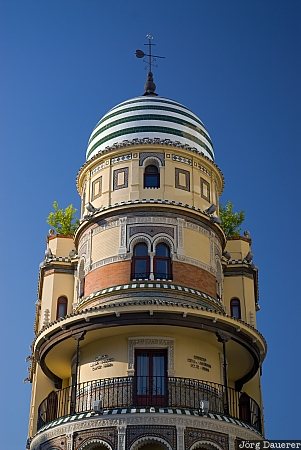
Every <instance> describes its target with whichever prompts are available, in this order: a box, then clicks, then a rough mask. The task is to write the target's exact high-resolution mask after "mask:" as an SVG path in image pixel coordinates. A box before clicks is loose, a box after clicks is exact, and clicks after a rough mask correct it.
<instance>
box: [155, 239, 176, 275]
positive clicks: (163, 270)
mask: <svg viewBox="0 0 301 450" xmlns="http://www.w3.org/2000/svg"><path fill="white" fill-rule="evenodd" d="M154 277H155V279H161V280H162V279H164V280H171V278H172V274H171V258H170V249H169V247H168V245H166V244H163V243H160V244H158V245H157V247H156V254H155V258H154Z"/></svg>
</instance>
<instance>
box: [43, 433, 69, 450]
mask: <svg viewBox="0 0 301 450" xmlns="http://www.w3.org/2000/svg"><path fill="white" fill-rule="evenodd" d="M65 449H66V437H65V436H57V437H55V438H54V439H51V440H50V441H47V442H44V443H43V444H42V445H41V446H40V450H65Z"/></svg>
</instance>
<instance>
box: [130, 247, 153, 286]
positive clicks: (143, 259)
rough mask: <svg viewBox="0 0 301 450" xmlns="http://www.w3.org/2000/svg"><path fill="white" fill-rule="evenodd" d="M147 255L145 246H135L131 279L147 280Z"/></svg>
mask: <svg viewBox="0 0 301 450" xmlns="http://www.w3.org/2000/svg"><path fill="white" fill-rule="evenodd" d="M149 270H150V269H149V255H148V248H147V245H146V244H144V243H143V242H140V243H139V244H136V245H135V247H134V251H133V260H132V278H149Z"/></svg>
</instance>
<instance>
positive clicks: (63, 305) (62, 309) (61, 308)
mask: <svg viewBox="0 0 301 450" xmlns="http://www.w3.org/2000/svg"><path fill="white" fill-rule="evenodd" d="M67 305H68V300H67V297H59V298H58V300H57V308H56V318H57V319H59V318H60V317H65V316H66V315H67Z"/></svg>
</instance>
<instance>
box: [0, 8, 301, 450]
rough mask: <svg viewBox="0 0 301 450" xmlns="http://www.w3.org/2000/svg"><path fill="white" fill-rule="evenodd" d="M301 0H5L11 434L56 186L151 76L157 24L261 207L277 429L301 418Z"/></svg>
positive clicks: (176, 80) (186, 88)
mask: <svg viewBox="0 0 301 450" xmlns="http://www.w3.org/2000/svg"><path fill="white" fill-rule="evenodd" d="M300 13H301V2H300V1H295V0H283V1H277V0H269V1H268V0H266V1H264V0H227V1H226V0H185V1H184V0H181V1H179V0H173V1H171V0H160V1H158V0H153V1H149V2H142V1H141V0H132V1H131V0H129V1H125V0H111V1H101V0H81V1H79V0H72V1H71V0H51V1H46V0H43V1H41V0H26V1H23V0H19V1H18V0H0V51H1V61H2V67H1V72H0V80H1V101H0V110H1V122H0V128H1V129H0V149H1V189H0V195H1V204H2V214H1V249H2V258H1V263H0V264H1V272H0V273H1V287H2V293H1V294H2V295H1V303H2V311H1V312H2V325H1V331H0V332H1V345H2V364H1V367H2V370H1V384H0V386H1V396H0V397H1V408H0V411H1V413H0V414H1V415H3V418H1V420H0V424H1V427H3V431H2V433H1V440H2V445H3V448H5V449H6V450H17V449H22V448H24V446H25V441H26V434H27V430H26V429H27V420H28V409H29V392H30V386H29V385H24V384H23V383H22V380H23V378H25V377H26V375H27V374H26V364H25V362H24V359H25V357H26V356H27V355H28V354H29V345H30V343H31V341H32V338H33V331H32V327H33V319H34V309H35V308H34V306H35V301H36V295H37V276H38V265H39V263H40V261H41V260H42V258H43V254H44V249H45V238H46V234H47V230H48V226H47V224H46V221H45V220H46V217H47V214H48V212H49V210H50V209H51V204H52V202H53V200H55V199H57V200H58V201H59V203H60V204H61V205H62V206H66V205H67V204H69V203H71V202H72V203H73V204H75V205H76V206H77V207H78V206H79V198H78V196H77V193H76V189H75V177H76V173H77V171H78V169H79V168H80V166H81V165H82V164H83V162H84V157H85V150H86V144H87V140H88V137H89V134H90V132H91V130H92V129H93V127H94V125H95V124H96V122H97V121H98V120H99V118H100V117H101V116H102V115H103V114H104V113H105V112H106V111H107V110H108V109H109V108H111V107H112V106H114V105H115V104H117V103H119V102H121V101H123V100H125V99H127V98H130V97H134V96H136V95H139V94H141V93H142V92H143V85H144V80H145V74H146V72H145V69H144V64H143V62H142V61H141V60H137V59H135V57H134V51H135V49H136V48H141V47H142V48H143V44H144V42H145V35H146V33H147V32H149V31H150V32H152V34H153V35H154V36H155V43H156V44H157V47H156V51H157V52H158V53H159V54H163V55H165V56H166V59H165V60H162V61H161V62H160V64H159V67H158V68H157V69H156V70H155V81H156V83H157V91H158V93H159V94H160V95H162V96H166V97H170V98H172V99H174V100H178V101H180V102H182V103H184V104H185V105H186V106H188V107H189V108H190V109H191V110H193V111H194V112H195V113H196V114H198V115H199V116H200V117H201V118H202V120H203V121H204V122H205V124H206V126H207V129H208V130H209V132H210V133H211V136H212V139H213V142H214V147H215V154H216V162H217V164H218V165H219V166H220V167H221V169H222V171H223V173H224V175H225V179H226V187H225V193H224V196H223V198H224V201H225V200H227V199H231V200H232V201H233V202H234V205H235V208H236V209H243V210H244V211H245V212H246V222H245V226H244V228H245V229H248V230H250V232H251V235H252V237H253V252H254V255H255V262H256V264H257V265H258V266H259V269H260V285H259V287H260V304H261V311H260V312H259V314H258V319H259V328H260V330H261V331H262V332H263V334H264V335H265V336H266V338H267V341H268V344H269V353H268V357H267V359H266V362H265V365H264V368H263V394H264V400H265V417H266V433H267V436H268V437H269V438H274V439H276V438H282V439H297V438H301V431H300V418H299V415H300V400H301V399H300V392H301V390H300V386H299V379H300V372H301V363H300V330H299V326H300V325H299V323H300V319H299V317H300V301H301V300H300V287H299V280H300V268H299V257H300V237H299V231H298V229H299V227H300V175H299V171H300V138H299V137H298V138H297V133H299V132H300V118H301V114H300V113H301V111H300V105H301V98H300V97H301V92H300V79H301V73H300V40H301V39H300V21H301V14H300Z"/></svg>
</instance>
